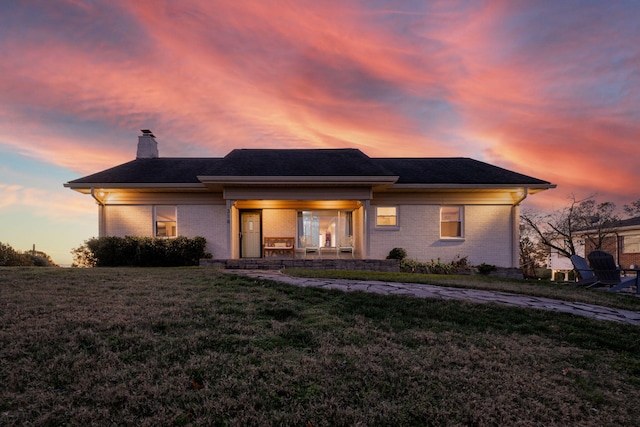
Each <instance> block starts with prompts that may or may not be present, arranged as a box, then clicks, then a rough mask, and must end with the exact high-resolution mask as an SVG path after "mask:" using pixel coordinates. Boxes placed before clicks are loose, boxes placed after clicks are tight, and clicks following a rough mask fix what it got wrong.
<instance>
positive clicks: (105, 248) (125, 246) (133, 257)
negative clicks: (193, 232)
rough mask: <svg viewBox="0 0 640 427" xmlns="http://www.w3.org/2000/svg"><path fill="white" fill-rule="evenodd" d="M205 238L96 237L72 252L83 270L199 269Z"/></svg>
mask: <svg viewBox="0 0 640 427" xmlns="http://www.w3.org/2000/svg"><path fill="white" fill-rule="evenodd" d="M206 244H207V241H206V239H205V238H204V237H194V238H188V237H184V236H179V237H176V238H175V239H156V238H152V237H139V236H127V237H111V236H107V237H93V238H91V239H89V240H87V241H85V242H84V245H82V246H80V247H79V248H76V249H74V250H73V255H74V265H75V266H80V267H94V266H95V267H117V266H138V267H177V266H187V265H198V263H199V261H200V259H201V258H207V257H211V255H210V254H206V253H205V248H206Z"/></svg>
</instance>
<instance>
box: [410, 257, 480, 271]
mask: <svg viewBox="0 0 640 427" xmlns="http://www.w3.org/2000/svg"><path fill="white" fill-rule="evenodd" d="M467 267H468V265H467V257H463V258H460V257H459V256H458V257H456V258H455V259H454V260H453V261H451V262H450V263H446V262H442V261H440V258H438V259H437V260H436V261H434V260H431V261H429V262H419V261H415V260H412V259H404V260H402V261H401V262H400V269H401V270H402V271H406V272H411V273H422V274H454V273H457V272H459V271H461V270H465V269H467Z"/></svg>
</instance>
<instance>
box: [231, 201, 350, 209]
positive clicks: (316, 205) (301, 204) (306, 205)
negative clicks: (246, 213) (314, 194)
mask: <svg viewBox="0 0 640 427" xmlns="http://www.w3.org/2000/svg"><path fill="white" fill-rule="evenodd" d="M234 206H235V207H236V208H238V209H309V210H314V209H318V210H320V209H343V210H349V209H357V208H359V207H360V206H361V203H360V202H359V201H358V200H236V201H235V202H234Z"/></svg>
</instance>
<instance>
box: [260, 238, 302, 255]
mask: <svg viewBox="0 0 640 427" xmlns="http://www.w3.org/2000/svg"><path fill="white" fill-rule="evenodd" d="M295 241H296V238H295V237H265V238H264V246H263V249H264V257H265V258H267V257H270V256H278V255H291V258H295V254H296V253H295V246H294V244H295Z"/></svg>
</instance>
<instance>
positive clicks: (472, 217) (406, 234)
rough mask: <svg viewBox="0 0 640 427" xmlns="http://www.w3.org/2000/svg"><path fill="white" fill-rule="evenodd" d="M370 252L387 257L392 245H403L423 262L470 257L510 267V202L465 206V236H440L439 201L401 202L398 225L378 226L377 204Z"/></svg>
mask: <svg viewBox="0 0 640 427" xmlns="http://www.w3.org/2000/svg"><path fill="white" fill-rule="evenodd" d="M371 212H372V215H371V218H372V221H371V230H370V232H371V254H370V257H371V258H373V259H379V258H385V257H386V256H387V255H388V254H389V251H390V250H391V249H393V248H394V247H401V248H404V249H406V250H407V256H408V257H409V258H411V259H414V260H416V261H421V262H428V261H430V260H432V259H433V260H437V259H438V258H440V260H441V261H442V262H451V261H452V260H454V259H455V258H456V257H458V256H460V257H464V256H467V257H468V262H469V263H470V264H472V265H478V264H481V263H483V262H484V263H487V264H493V265H497V266H500V267H510V266H511V259H512V248H511V240H512V237H511V226H510V224H511V206H486V205H470V206H464V239H453V240H445V239H440V205H400V206H399V216H398V220H399V225H400V226H399V227H398V228H395V229H381V228H379V227H378V228H376V227H375V206H372V207H371Z"/></svg>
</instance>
